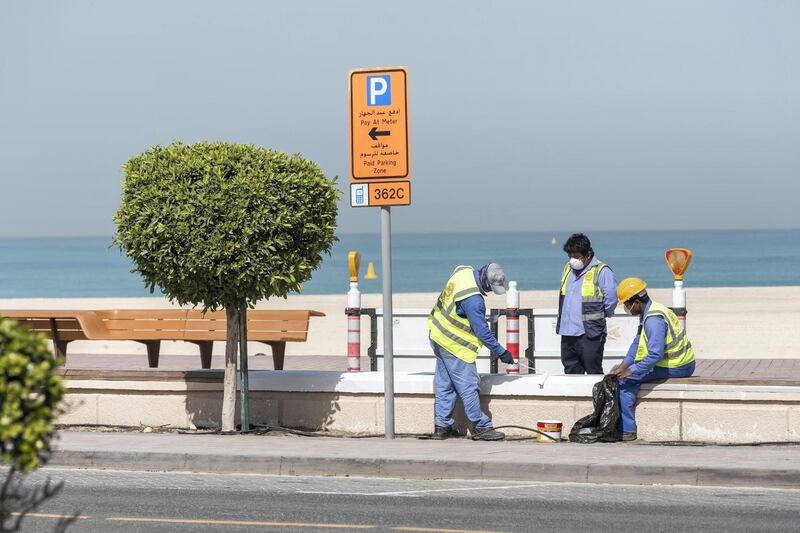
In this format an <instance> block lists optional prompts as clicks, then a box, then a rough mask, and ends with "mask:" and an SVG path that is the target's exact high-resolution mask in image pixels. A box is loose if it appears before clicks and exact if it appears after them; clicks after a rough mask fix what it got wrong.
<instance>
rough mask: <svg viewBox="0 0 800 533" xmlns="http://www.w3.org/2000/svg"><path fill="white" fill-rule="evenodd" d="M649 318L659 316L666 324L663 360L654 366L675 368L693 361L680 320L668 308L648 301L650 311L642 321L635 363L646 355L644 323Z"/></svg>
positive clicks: (692, 354) (692, 352)
mask: <svg viewBox="0 0 800 533" xmlns="http://www.w3.org/2000/svg"><path fill="white" fill-rule="evenodd" d="M651 316H660V317H661V318H663V319H664V321H665V322H666V323H667V336H666V337H665V338H664V358H663V359H661V360H660V361H659V362H658V363H656V366H661V367H665V368H676V367H679V366H683V365H688V364H689V363H691V362H692V361H694V350H693V349H692V343H691V342H689V338H688V337H687V336H686V330H685V329H683V326H682V325H681V322H680V320H678V315H676V314H675V313H674V312H672V309H670V308H669V307H667V306H665V305H661V304H660V303H658V302H653V301H650V309H648V310H647V315H646V316H645V317H644V320H643V321H642V332H641V334H640V335H639V346H637V347H636V359H635V361H641V360H642V359H644V358H645V357H646V356H647V354H648V349H647V333H645V329H644V323H645V321H647V319H648V318H650V317H651Z"/></svg>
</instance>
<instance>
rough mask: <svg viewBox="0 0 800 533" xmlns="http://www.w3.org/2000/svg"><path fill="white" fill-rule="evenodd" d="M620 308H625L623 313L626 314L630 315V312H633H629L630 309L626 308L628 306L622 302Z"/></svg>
mask: <svg viewBox="0 0 800 533" xmlns="http://www.w3.org/2000/svg"><path fill="white" fill-rule="evenodd" d="M622 308H623V309H625V314H626V315H632V314H633V313H631V310H630V309H628V306H627V305H624V304H623V306H622Z"/></svg>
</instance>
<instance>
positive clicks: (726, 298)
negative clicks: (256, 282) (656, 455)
mask: <svg viewBox="0 0 800 533" xmlns="http://www.w3.org/2000/svg"><path fill="white" fill-rule="evenodd" d="M436 296H437V295H436V294H434V293H398V294H395V295H394V307H395V310H397V309H401V308H429V307H430V306H431V305H432V303H433V302H434V300H435V299H436ZM651 296H652V297H653V298H654V299H655V300H658V301H661V302H664V303H666V304H669V303H671V301H672V296H671V290H670V289H653V290H652V291H651ZM557 298H558V297H557V294H556V291H523V292H522V294H521V306H522V307H533V308H549V309H552V308H554V307H555V306H556V305H557ZM798 302H800V287H797V286H794V287H752V288H750V287H743V288H738V287H737V288H691V287H689V288H688V289H687V308H688V310H689V314H688V317H687V330H688V333H689V337H690V339H691V341H692V344H693V346H694V347H695V350H696V351H697V355H698V357H699V358H705V359H721V358H742V359H744V358H757V359H761V358H794V357H800V349H798V348H797V346H795V345H794V341H793V339H794V335H795V334H797V333H798V332H800V303H798ZM345 304H346V296H345V294H344V293H342V294H341V295H297V296H292V297H290V298H288V299H286V300H283V299H276V300H271V301H267V302H260V303H259V304H258V305H257V308H258V309H280V308H284V309H286V308H295V309H297V308H302V309H315V310H318V311H322V312H324V313H325V314H326V315H327V316H325V317H324V318H313V319H312V323H311V326H310V333H309V338H308V342H306V343H289V344H288V345H287V355H342V356H344V354H345V351H346V334H345V315H344V308H345ZM362 306H363V307H381V295H380V294H364V295H363V296H362ZM165 307H172V305H171V304H170V302H169V301H167V300H166V299H164V298H59V299H55V298H52V299H41V298H35V299H0V309H118V308H138V309H141V308H165ZM487 307H489V308H504V307H505V299H504V298H503V297H499V296H495V295H490V296H489V297H488V299H487ZM368 327H369V321H368V319H367V318H364V319H363V321H362V332H363V333H362V346H363V351H362V353H363V354H364V355H366V349H367V344H368V339H369V335H368V333H367V331H368V329H367V328H368ZM523 338H524V337H523ZM501 340H502V339H501ZM217 344H218V345H217V346H215V349H214V352H215V353H221V352H222V350H223V346H222V343H217ZM523 348H524V346H523ZM196 350H197V349H196V347H194V346H192V345H187V344H185V343H165V346H164V348H163V353H176V354H178V353H186V354H189V353H191V354H194V353H196ZM252 350H256V351H264V350H265V348H264V347H263V346H260V345H254V346H253V348H252ZM70 353H128V354H133V353H144V347H143V346H142V345H139V344H137V343H133V342H102V341H98V342H87V341H80V342H75V343H73V344H71V345H70ZM251 353H254V352H252V351H251Z"/></svg>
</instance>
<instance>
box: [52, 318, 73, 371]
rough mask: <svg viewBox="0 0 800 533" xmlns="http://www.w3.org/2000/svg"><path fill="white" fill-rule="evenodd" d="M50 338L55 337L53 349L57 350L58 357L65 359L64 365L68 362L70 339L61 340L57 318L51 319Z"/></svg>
mask: <svg viewBox="0 0 800 533" xmlns="http://www.w3.org/2000/svg"><path fill="white" fill-rule="evenodd" d="M50 338H52V339H53V351H54V352H55V354H54V355H55V356H56V359H61V358H63V359H64V365H66V364H67V344H69V341H65V340H61V339H60V338H59V336H58V326H57V325H56V319H55V318H51V319H50Z"/></svg>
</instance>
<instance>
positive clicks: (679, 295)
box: [664, 248, 692, 331]
mask: <svg viewBox="0 0 800 533" xmlns="http://www.w3.org/2000/svg"><path fill="white" fill-rule="evenodd" d="M664 259H666V260H667V265H668V266H669V269H670V270H671V271H672V275H673V276H674V277H675V287H674V288H673V289H672V310H673V311H674V312H675V314H676V315H677V316H678V320H680V323H681V326H683V329H684V331H685V330H686V291H685V290H684V288H683V274H684V273H685V272H686V269H687V268H689V263H691V262H692V251H691V250H689V249H687V248H670V249H669V250H667V251H666V252H664Z"/></svg>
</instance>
